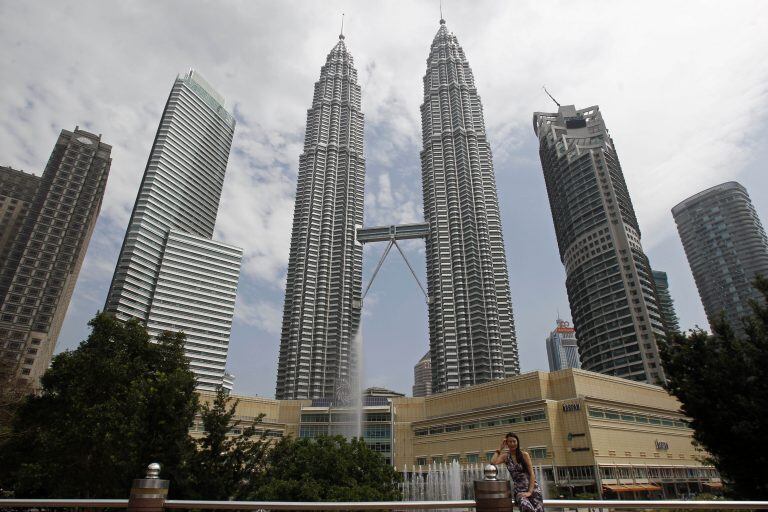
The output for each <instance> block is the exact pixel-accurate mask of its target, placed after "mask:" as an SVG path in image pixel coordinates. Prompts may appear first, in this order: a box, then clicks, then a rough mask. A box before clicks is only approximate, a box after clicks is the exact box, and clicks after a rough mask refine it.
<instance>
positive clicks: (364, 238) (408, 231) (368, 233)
mask: <svg viewBox="0 0 768 512" xmlns="http://www.w3.org/2000/svg"><path fill="white" fill-rule="evenodd" d="M427 236H429V223H427V222H421V223H417V224H400V225H390V226H374V227H372V228H359V229H358V230H357V241H358V242H360V243H361V244H368V243H372V242H387V247H386V248H385V249H384V253H382V255H381V258H379V263H378V264H377V265H376V269H375V270H374V271H373V275H372V276H371V280H370V281H368V285H367V286H366V287H365V291H364V292H363V296H362V298H361V300H360V301H353V306H354V307H356V308H360V307H361V306H362V300H364V299H365V296H366V295H367V294H368V290H370V289H371V285H372V284H373V281H374V279H376V275H377V274H378V273H379V270H380V269H381V266H382V265H383V264H384V260H386V259H387V256H388V255H389V251H390V250H391V249H392V247H393V246H394V247H395V248H396V249H397V251H398V252H399V253H400V256H402V257H403V261H405V264H406V265H408V270H410V271H411V275H412V276H413V279H414V280H415V281H416V284H418V285H419V288H420V289H421V293H423V294H424V298H425V299H426V300H427V304H429V303H430V302H431V300H430V298H429V294H427V291H426V289H424V286H423V285H422V284H421V281H419V278H418V277H417V276H416V272H414V271H413V267H412V266H411V263H410V262H409V261H408V258H407V257H406V256H405V253H404V252H403V250H402V249H401V248H400V245H399V244H398V243H397V241H398V240H412V239H415V238H425V239H426V238H427Z"/></svg>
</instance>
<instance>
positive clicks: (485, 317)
mask: <svg viewBox="0 0 768 512" xmlns="http://www.w3.org/2000/svg"><path fill="white" fill-rule="evenodd" d="M421 125H422V140H423V145H424V147H423V150H422V152H421V173H422V189H423V196H424V219H425V221H426V222H428V223H429V228H430V229H429V236H428V237H427V240H426V256H427V286H428V291H429V297H430V303H429V338H430V356H431V359H432V390H433V392H435V393H440V392H443V391H446V390H449V389H454V388H458V387H463V386H469V385H472V384H479V383H481V382H487V381H489V380H492V379H499V378H504V377H509V376H512V375H516V374H518V373H519V371H520V368H519V363H518V357H517V341H516V338H515V324H514V319H513V316H512V299H511V296H510V291H509V273H508V272H507V260H506V255H505V253H504V240H503V237H502V230H501V218H500V215H499V202H498V197H497V193H496V177H495V174H494V170H493V161H492V157H491V148H490V144H489V143H488V140H487V138H486V133H485V122H484V120H483V107H482V104H481V103H480V96H479V95H478V93H477V89H476V88H475V81H474V77H473V75H472V70H471V69H470V67H469V62H468V61H467V58H466V56H465V55H464V50H463V49H462V48H461V46H459V42H458V40H457V39H456V36H455V35H453V34H452V33H451V32H449V31H448V28H447V27H446V25H445V20H440V28H439V29H438V31H437V34H436V35H435V38H434V40H433V41H432V47H431V49H430V53H429V57H428V59H427V72H426V74H425V75H424V102H423V103H422V105H421Z"/></svg>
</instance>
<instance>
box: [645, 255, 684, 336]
mask: <svg viewBox="0 0 768 512" xmlns="http://www.w3.org/2000/svg"><path fill="white" fill-rule="evenodd" d="M651 274H653V282H654V283H655V284H656V296H657V297H658V298H659V312H660V313H661V320H662V323H663V324H664V325H665V327H666V329H667V332H670V333H672V332H680V323H679V321H678V319H677V313H675V302H674V301H673V300H672V295H670V293H669V280H668V279H667V273H666V272H662V271H661V270H651Z"/></svg>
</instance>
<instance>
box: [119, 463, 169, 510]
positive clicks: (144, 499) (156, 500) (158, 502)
mask: <svg viewBox="0 0 768 512" xmlns="http://www.w3.org/2000/svg"><path fill="white" fill-rule="evenodd" d="M167 497H168V480H161V479H160V464H158V463H157V462H153V463H152V464H150V465H149V466H147V476H146V478H136V479H135V480H134V481H133V485H132V486H131V496H130V497H129V498H128V512H163V508H164V507H165V499H166V498H167Z"/></svg>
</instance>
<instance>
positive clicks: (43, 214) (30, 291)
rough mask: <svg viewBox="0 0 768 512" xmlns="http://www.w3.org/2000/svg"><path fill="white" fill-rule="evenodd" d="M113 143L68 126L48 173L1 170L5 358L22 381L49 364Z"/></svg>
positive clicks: (34, 379)
mask: <svg viewBox="0 0 768 512" xmlns="http://www.w3.org/2000/svg"><path fill="white" fill-rule="evenodd" d="M111 151H112V146H110V145H108V144H104V143H103V142H101V136H99V135H94V134H92V133H88V132H86V131H83V130H80V129H78V128H75V130H74V131H73V132H70V131H68V130H62V131H61V134H60V135H59V139H58V140H57V141H56V145H55V146H54V148H53V152H52V153H51V156H50V158H49V159H48V164H47V165H46V167H45V171H43V174H42V176H40V177H36V176H32V175H29V174H25V173H22V172H21V171H17V170H14V169H10V168H8V167H2V168H0V213H1V214H2V221H0V225H2V235H0V242H2V243H1V244H0V254H2V255H3V259H2V260H0V265H2V270H1V271H0V352H2V354H0V357H2V358H3V359H4V362H5V363H10V364H7V365H5V364H4V365H3V366H4V367H6V368H10V371H11V372H12V375H10V377H11V378H12V379H15V381H16V384H18V385H20V386H22V385H31V386H32V387H36V386H37V385H38V383H39V380H40V377H41V376H42V374H43V373H44V372H45V370H46V369H47V368H48V365H49V364H50V362H51V358H52V357H53V351H54V349H55V347H56V341H57V339H58V336H59V332H60V331H61V326H62V324H63V323H64V315H65V314H66V312H67V308H68V307H69V301H70V299H71V298H72V292H73V291H74V288H75V282H76V281H77V276H78V273H79V272H80V267H81V265H82V263H83V258H84V257H85V252H86V250H87V249H88V242H89V241H90V239H91V233H92V232H93V228H94V226H95V225H96V219H97V218H98V216H99V210H100V209H101V201H102V198H103V197H104V187H105V186H106V184H107V176H109V168H110V165H111V162H112V161H111V159H110V153H111Z"/></svg>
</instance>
